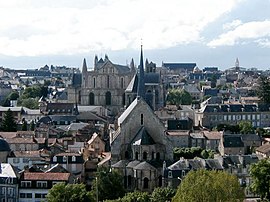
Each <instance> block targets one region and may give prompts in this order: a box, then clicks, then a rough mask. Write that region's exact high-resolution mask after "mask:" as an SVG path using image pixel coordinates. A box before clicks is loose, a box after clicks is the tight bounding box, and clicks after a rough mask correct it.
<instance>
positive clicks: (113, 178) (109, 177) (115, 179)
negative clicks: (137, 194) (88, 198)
mask: <svg viewBox="0 0 270 202" xmlns="http://www.w3.org/2000/svg"><path fill="white" fill-rule="evenodd" d="M97 188H98V199H99V200H100V201H103V200H106V199H110V200H112V199H117V198H119V197H123V196H124V195H125V189H124V184H123V177H122V175H121V174H119V173H118V172H117V171H116V170H112V171H110V170H109V168H105V167H100V168H98V171H97V172H96V179H95V180H94V183H93V187H92V194H93V195H95V197H97V196H96V193H97Z"/></svg>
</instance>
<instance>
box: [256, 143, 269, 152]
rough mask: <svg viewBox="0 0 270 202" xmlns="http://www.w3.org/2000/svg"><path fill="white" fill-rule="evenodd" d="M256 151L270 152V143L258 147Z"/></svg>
mask: <svg viewBox="0 0 270 202" xmlns="http://www.w3.org/2000/svg"><path fill="white" fill-rule="evenodd" d="M256 151H258V152H260V153H265V154H266V153H269V152H270V144H264V145H262V146H260V147H258V148H257V149H256Z"/></svg>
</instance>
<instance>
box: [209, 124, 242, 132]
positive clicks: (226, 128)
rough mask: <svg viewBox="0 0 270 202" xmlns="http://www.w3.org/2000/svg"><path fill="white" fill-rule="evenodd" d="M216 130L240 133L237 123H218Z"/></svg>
mask: <svg viewBox="0 0 270 202" xmlns="http://www.w3.org/2000/svg"><path fill="white" fill-rule="evenodd" d="M214 129H215V130H217V131H223V130H224V131H231V132H232V133H240V127H239V125H238V124H237V125H229V124H218V125H217V126H216V127H215V128H214Z"/></svg>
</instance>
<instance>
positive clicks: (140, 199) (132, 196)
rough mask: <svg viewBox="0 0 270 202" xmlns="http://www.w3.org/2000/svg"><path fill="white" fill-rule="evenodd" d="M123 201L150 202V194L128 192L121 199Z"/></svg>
mask: <svg viewBox="0 0 270 202" xmlns="http://www.w3.org/2000/svg"><path fill="white" fill-rule="evenodd" d="M120 201H121V202H149V201H150V195H149V194H148V193H147V192H140V191H134V192H129V193H127V194H126V195H125V196H124V197H123V198H121V199H120Z"/></svg>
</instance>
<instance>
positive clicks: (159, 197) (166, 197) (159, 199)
mask: <svg viewBox="0 0 270 202" xmlns="http://www.w3.org/2000/svg"><path fill="white" fill-rule="evenodd" d="M175 192H176V190H175V189H172V188H169V187H165V188H161V187H157V188H155V189H154V191H153V192H152V195H151V201H152V202H166V201H171V200H172V198H173V197H174V195H175Z"/></svg>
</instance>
